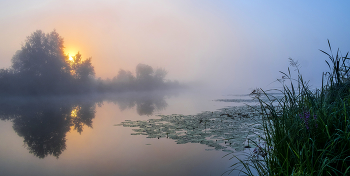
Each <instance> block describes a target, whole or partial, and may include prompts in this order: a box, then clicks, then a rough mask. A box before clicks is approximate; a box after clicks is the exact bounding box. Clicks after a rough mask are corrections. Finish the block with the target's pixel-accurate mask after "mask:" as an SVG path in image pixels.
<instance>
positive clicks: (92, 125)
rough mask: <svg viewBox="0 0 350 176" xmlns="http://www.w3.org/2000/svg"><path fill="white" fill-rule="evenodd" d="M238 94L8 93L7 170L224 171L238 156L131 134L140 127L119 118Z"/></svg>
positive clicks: (0, 147)
mask: <svg viewBox="0 0 350 176" xmlns="http://www.w3.org/2000/svg"><path fill="white" fill-rule="evenodd" d="M232 97H235V96H232V95H208V94H201V93H193V92H187V93H177V94H168V93H157V94H156V93H145V94H140V93H138V94H127V95H118V96H117V95H107V96H103V97H102V98H101V97H99V96H97V97H95V98H42V99H39V98H32V99H30V100H22V99H9V100H3V101H2V102H1V103H0V106H1V108H0V113H1V114H0V115H1V117H0V118H1V121H0V141H1V142H0V175H221V174H222V173H224V172H225V171H227V170H228V169H229V166H230V165H232V164H233V163H235V162H236V160H229V158H230V157H224V158H223V156H224V155H226V154H227V152H223V151H217V150H213V151H206V150H205V149H209V147H208V146H206V145H203V144H199V143H187V144H176V142H175V141H174V140H172V139H167V138H160V139H157V138H146V136H143V135H130V134H131V133H133V132H134V131H132V129H133V128H126V127H122V126H114V125H115V124H120V123H121V122H124V121H125V120H132V121H134V120H147V119H156V118H160V117H159V116H157V115H160V114H164V115H168V114H185V115H188V114H197V113H200V112H203V111H214V110H217V109H220V108H223V107H227V106H235V105H242V102H236V101H213V100H217V99H232ZM236 98H237V97H236ZM238 98H242V97H239V96H238ZM243 98H247V99H249V97H243ZM236 174H237V173H232V174H231V175H236Z"/></svg>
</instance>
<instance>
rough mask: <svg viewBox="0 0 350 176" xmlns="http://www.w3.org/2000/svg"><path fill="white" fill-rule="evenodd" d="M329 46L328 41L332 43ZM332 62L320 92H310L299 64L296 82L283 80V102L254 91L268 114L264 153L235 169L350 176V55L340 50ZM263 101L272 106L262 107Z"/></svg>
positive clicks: (259, 151)
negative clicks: (343, 54)
mask: <svg viewBox="0 0 350 176" xmlns="http://www.w3.org/2000/svg"><path fill="white" fill-rule="evenodd" d="M328 44H329V41H328ZM329 49H330V53H327V52H325V51H322V50H321V52H323V53H325V54H326V55H327V56H328V61H327V60H326V63H327V64H328V66H329V68H330V71H329V72H326V73H324V74H323V76H322V87H321V88H319V89H316V90H314V91H312V90H311V89H310V87H309V86H308V82H306V81H304V79H303V77H302V75H301V73H300V71H299V65H298V63H297V62H295V61H293V60H292V59H290V64H291V67H292V68H294V69H295V72H297V77H296V78H293V77H292V74H291V72H290V69H289V68H288V72H287V73H284V72H281V73H282V74H283V79H281V80H280V81H281V83H282V85H283V89H282V90H279V91H280V92H281V93H283V97H282V98H276V97H274V96H273V95H272V94H269V93H268V91H264V90H261V89H260V92H259V91H256V92H257V93H256V94H255V95H256V97H257V98H258V99H259V102H260V105H261V106H260V107H261V109H260V111H261V112H262V113H263V114H264V115H263V116H264V120H263V125H262V126H263V128H264V133H265V134H264V136H263V137H262V140H263V141H264V142H265V146H264V147H258V148H256V149H255V152H254V153H252V156H254V157H249V158H248V159H247V160H245V161H242V160H240V161H241V162H240V163H236V164H234V165H233V167H235V168H234V169H239V168H237V166H238V165H241V166H243V167H242V172H244V173H245V174H247V175H253V174H252V172H251V171H252V170H256V172H257V173H258V174H259V175H350V77H349V76H350V75H349V70H350V67H349V60H350V59H349V58H348V54H346V56H344V57H342V56H340V52H339V50H338V51H337V53H336V55H335V56H334V55H333V53H332V48H331V45H330V44H329ZM262 96H266V97H268V99H269V101H263V100H262V98H261V97H262Z"/></svg>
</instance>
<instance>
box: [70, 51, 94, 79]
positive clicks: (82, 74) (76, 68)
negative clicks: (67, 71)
mask: <svg viewBox="0 0 350 176" xmlns="http://www.w3.org/2000/svg"><path fill="white" fill-rule="evenodd" d="M71 69H72V71H71V73H72V74H73V76H74V77H75V79H78V80H83V81H87V80H88V79H89V78H94V77H95V70H94V66H92V64H91V58H88V59H86V60H84V61H83V60H82V56H81V54H80V53H79V52H78V53H77V54H76V55H75V56H73V61H72V66H71Z"/></svg>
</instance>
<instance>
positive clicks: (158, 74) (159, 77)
mask: <svg viewBox="0 0 350 176" xmlns="http://www.w3.org/2000/svg"><path fill="white" fill-rule="evenodd" d="M167 74H168V72H167V71H166V70H164V69H162V68H158V69H157V70H156V71H155V73H154V78H155V79H157V80H160V81H164V78H165V76H166V75H167Z"/></svg>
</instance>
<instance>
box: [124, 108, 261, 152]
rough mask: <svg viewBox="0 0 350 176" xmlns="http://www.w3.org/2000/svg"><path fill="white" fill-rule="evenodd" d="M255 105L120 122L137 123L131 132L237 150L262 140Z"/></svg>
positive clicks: (132, 124)
mask: <svg viewBox="0 0 350 176" xmlns="http://www.w3.org/2000/svg"><path fill="white" fill-rule="evenodd" d="M256 108H257V107H255V108H254V107H229V108H224V109H220V110H217V111H214V112H209V111H206V112H202V113H199V114H197V115H182V114H172V115H158V116H159V117H160V119H149V120H145V121H129V120H127V121H125V122H122V123H121V124H118V126H124V127H137V128H135V129H133V131H134V132H135V133H132V134H131V135H146V136H147V137H148V138H157V139H161V138H168V139H173V140H175V141H176V143H177V144H186V143H200V144H205V145H207V146H209V148H208V149H206V150H208V151H210V150H214V149H215V150H223V151H225V152H235V151H242V150H244V148H245V147H255V146H254V144H255V143H258V141H260V136H261V135H262V119H261V115H260V114H259V113H258V112H257V111H256ZM249 141H250V142H249Z"/></svg>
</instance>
